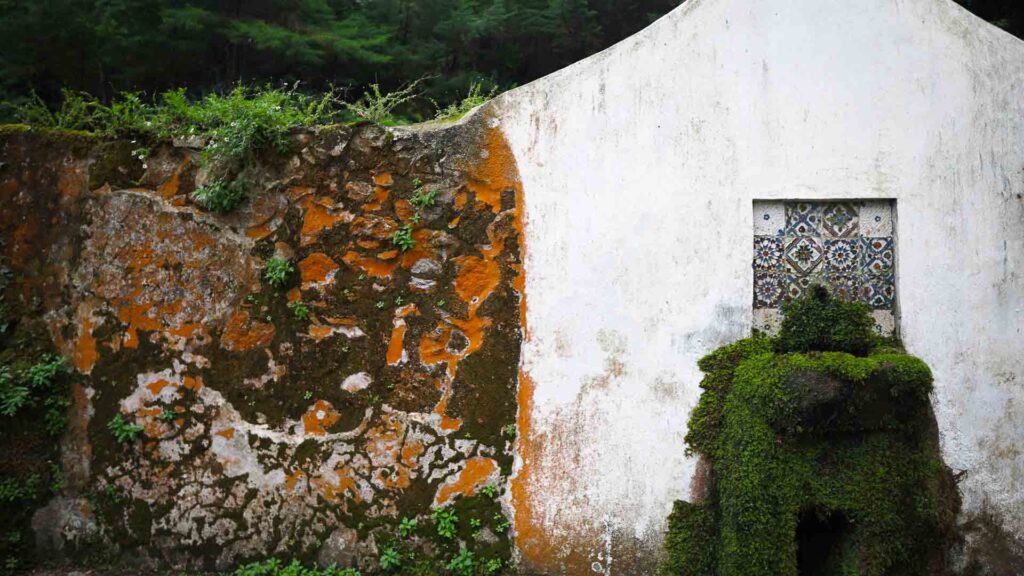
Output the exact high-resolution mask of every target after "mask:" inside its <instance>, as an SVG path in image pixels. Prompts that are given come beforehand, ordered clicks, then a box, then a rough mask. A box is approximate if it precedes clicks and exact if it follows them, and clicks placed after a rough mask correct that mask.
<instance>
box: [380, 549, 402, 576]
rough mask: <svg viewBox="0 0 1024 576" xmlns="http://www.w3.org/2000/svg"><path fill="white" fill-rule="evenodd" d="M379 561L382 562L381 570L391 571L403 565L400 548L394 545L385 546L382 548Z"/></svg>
mask: <svg viewBox="0 0 1024 576" xmlns="http://www.w3.org/2000/svg"><path fill="white" fill-rule="evenodd" d="M377 562H378V563H379V564H380V569H381V570H384V571H385V572H390V571H391V570H394V569H396V568H398V567H399V566H401V565H402V555H401V554H399V553H398V549H397V548H395V547H394V546H385V547H384V548H381V551H380V556H379V557H378V558H377Z"/></svg>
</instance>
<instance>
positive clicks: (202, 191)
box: [192, 180, 246, 213]
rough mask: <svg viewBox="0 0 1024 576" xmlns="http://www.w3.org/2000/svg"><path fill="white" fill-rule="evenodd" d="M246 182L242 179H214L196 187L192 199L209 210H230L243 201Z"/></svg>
mask: <svg viewBox="0 0 1024 576" xmlns="http://www.w3.org/2000/svg"><path fill="white" fill-rule="evenodd" d="M245 188H246V184H245V182H244V181H242V180H234V181H231V182H225V181H224V180H214V181H213V182H210V183H209V184H205V185H203V186H200V187H198V188H196V190H195V192H193V193H192V199H193V200H195V201H196V203H198V204H199V205H201V206H202V207H203V208H206V209H207V210H209V211H211V212H220V213H225V212H231V211H232V210H234V209H235V208H237V207H238V205H239V204H241V203H242V202H244V201H245V196H246V192H245Z"/></svg>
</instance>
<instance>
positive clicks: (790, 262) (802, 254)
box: [786, 236, 824, 276]
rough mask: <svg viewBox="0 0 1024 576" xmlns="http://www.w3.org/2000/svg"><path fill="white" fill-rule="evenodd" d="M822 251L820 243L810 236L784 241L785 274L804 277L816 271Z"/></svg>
mask: <svg viewBox="0 0 1024 576" xmlns="http://www.w3.org/2000/svg"><path fill="white" fill-rule="evenodd" d="M822 256H824V249H823V248H822V245H821V241H820V240H818V239H817V238H813V237H811V236H796V237H793V238H787V239H786V272H787V273H791V274H796V275H800V276H806V275H807V274H810V273H812V272H814V271H815V270H817V269H818V266H819V265H820V264H821V260H822Z"/></svg>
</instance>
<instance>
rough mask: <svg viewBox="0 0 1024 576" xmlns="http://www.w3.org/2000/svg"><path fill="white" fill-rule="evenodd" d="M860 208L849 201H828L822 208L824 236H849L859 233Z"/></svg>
mask: <svg viewBox="0 0 1024 576" xmlns="http://www.w3.org/2000/svg"><path fill="white" fill-rule="evenodd" d="M858 228H859V226H858V210H857V207H856V206H854V205H853V204H852V203H849V202H828V203H825V204H823V205H822V209H821V231H822V235H823V236H833V237H835V238H849V237H853V236H857V234H858Z"/></svg>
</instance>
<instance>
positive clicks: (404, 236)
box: [391, 224, 416, 252]
mask: <svg viewBox="0 0 1024 576" xmlns="http://www.w3.org/2000/svg"><path fill="white" fill-rule="evenodd" d="M391 243H392V244H394V245H395V246H397V247H398V249H399V250H401V251H402V252H405V251H407V250H409V249H411V248H412V247H413V246H415V245H416V240H415V239H414V238H413V237H412V225H410V224H405V225H403V226H401V227H399V228H398V230H396V231H395V233H394V234H392V235H391Z"/></svg>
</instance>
